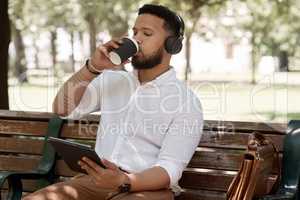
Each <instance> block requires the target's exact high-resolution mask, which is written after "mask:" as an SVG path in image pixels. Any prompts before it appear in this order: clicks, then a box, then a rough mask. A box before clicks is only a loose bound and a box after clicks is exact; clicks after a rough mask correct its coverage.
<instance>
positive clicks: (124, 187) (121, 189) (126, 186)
mask: <svg viewBox="0 0 300 200" xmlns="http://www.w3.org/2000/svg"><path fill="white" fill-rule="evenodd" d="M130 189H131V184H130V179H129V177H128V176H126V179H125V181H124V183H122V185H120V186H119V187H118V192H119V193H126V192H130Z"/></svg>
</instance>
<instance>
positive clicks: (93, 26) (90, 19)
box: [86, 13, 97, 55]
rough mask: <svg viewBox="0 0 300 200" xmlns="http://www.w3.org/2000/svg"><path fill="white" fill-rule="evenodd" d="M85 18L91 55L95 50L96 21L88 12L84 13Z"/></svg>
mask: <svg viewBox="0 0 300 200" xmlns="http://www.w3.org/2000/svg"><path fill="white" fill-rule="evenodd" d="M86 20H87V22H88V26H89V33H90V55H92V54H93V52H94V51H95V50H96V34H97V33H96V23H95V18H94V16H93V15H92V14H90V13H88V14H87V15H86Z"/></svg>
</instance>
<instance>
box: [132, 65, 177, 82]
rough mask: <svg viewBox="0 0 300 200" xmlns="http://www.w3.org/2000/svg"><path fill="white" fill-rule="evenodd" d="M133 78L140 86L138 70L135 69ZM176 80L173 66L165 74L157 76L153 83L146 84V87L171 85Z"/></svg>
mask: <svg viewBox="0 0 300 200" xmlns="http://www.w3.org/2000/svg"><path fill="white" fill-rule="evenodd" d="M132 74H133V76H134V77H135V79H136V81H137V82H138V84H139V85H140V82H139V79H138V70H136V69H133V71H132ZM175 79H176V72H175V70H174V68H173V67H172V66H170V68H169V70H167V71H165V72H164V73H162V74H160V75H159V76H157V77H156V78H155V79H153V80H152V81H149V82H146V83H145V85H151V84H154V85H163V84H165V83H169V82H170V81H172V80H175Z"/></svg>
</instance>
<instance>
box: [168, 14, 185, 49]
mask: <svg viewBox="0 0 300 200" xmlns="http://www.w3.org/2000/svg"><path fill="white" fill-rule="evenodd" d="M176 20H177V22H178V24H179V32H178V34H177V35H175V36H174V35H173V36H169V37H168V38H167V39H166V41H165V49H166V51H167V52H168V53H169V54H177V53H179V52H180V51H181V49H182V40H183V35H184V21H183V19H182V18H181V17H180V16H179V15H176Z"/></svg>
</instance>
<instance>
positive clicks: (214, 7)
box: [153, 0, 226, 80]
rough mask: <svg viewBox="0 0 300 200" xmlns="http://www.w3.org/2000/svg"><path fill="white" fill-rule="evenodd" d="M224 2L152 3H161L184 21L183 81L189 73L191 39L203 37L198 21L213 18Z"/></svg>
mask: <svg viewBox="0 0 300 200" xmlns="http://www.w3.org/2000/svg"><path fill="white" fill-rule="evenodd" d="M225 2H226V0H185V1H181V0H154V1H153V3H161V4H163V5H166V6H168V7H170V8H172V9H173V10H175V11H177V12H179V13H180V14H181V15H182V16H183V18H184V21H185V44H184V45H185V57H186V67H185V80H187V79H188V76H189V74H190V73H191V39H192V36H193V35H194V34H198V35H202V36H203V35H204V34H205V32H203V30H205V29H204V28H203V27H205V26H206V24H201V22H200V19H201V17H203V16H207V17H208V16H214V15H216V14H217V13H218V12H219V10H220V8H222V6H224V5H225Z"/></svg>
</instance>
